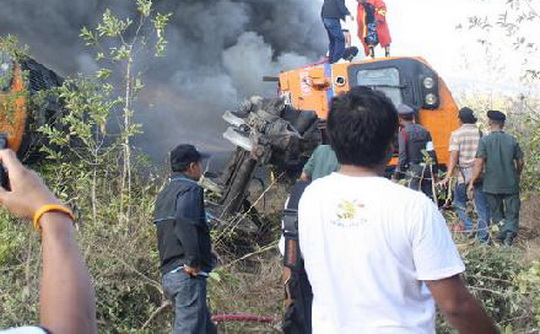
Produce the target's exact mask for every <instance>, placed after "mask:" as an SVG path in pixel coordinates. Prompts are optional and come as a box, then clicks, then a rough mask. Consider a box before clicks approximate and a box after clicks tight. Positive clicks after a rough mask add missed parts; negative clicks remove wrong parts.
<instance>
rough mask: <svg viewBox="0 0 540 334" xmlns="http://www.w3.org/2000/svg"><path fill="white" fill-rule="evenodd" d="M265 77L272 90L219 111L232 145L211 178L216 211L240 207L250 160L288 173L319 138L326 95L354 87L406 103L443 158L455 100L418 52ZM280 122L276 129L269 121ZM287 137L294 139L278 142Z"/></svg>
mask: <svg viewBox="0 0 540 334" xmlns="http://www.w3.org/2000/svg"><path fill="white" fill-rule="evenodd" d="M268 79H269V81H275V82H277V83H278V85H279V97H276V98H270V99H262V98H252V99H250V100H249V101H247V102H246V103H244V104H243V105H242V106H240V107H239V108H238V110H236V111H232V112H231V111H228V112H226V113H225V115H224V117H223V118H224V119H225V120H226V121H227V122H228V123H229V124H230V127H229V129H228V130H227V131H226V132H225V134H224V137H225V138H226V139H227V140H229V141H230V142H232V143H233V144H235V145H236V146H237V150H236V152H235V153H234V155H233V158H232V159H231V161H230V163H229V166H228V168H227V169H225V171H224V173H223V174H222V176H221V178H220V179H219V180H218V182H217V184H215V185H214V184H212V189H218V193H219V194H220V195H221V199H220V202H219V204H220V206H221V207H222V208H223V210H222V211H221V212H222V214H221V217H222V218H224V217H226V216H227V215H230V214H231V213H235V212H238V211H240V210H241V206H242V204H241V203H243V201H245V199H246V196H247V189H248V186H249V182H250V180H251V178H252V175H253V171H254V170H255V168H256V166H257V165H266V166H269V167H270V168H273V169H278V170H286V171H288V172H291V173H288V174H287V175H289V179H290V180H291V181H292V180H294V179H295V177H297V176H298V174H299V168H298V167H299V166H300V167H301V165H302V163H303V162H305V161H306V159H307V157H308V156H309V154H310V153H311V151H312V150H313V148H314V146H316V145H317V144H318V143H319V142H320V139H321V136H319V137H317V136H316V135H315V134H314V131H315V128H319V129H323V128H324V127H325V121H326V117H327V115H328V111H329V103H330V101H331V100H332V98H333V97H334V96H336V95H339V94H342V93H344V92H347V91H349V90H350V89H352V88H353V87H355V86H368V87H371V88H373V89H376V90H379V91H382V92H383V93H385V94H386V95H387V96H388V97H389V98H390V99H391V100H392V102H393V103H394V104H395V105H396V107H397V106H398V105H400V104H407V105H409V106H411V107H413V108H414V109H416V110H417V115H416V120H417V122H419V123H420V124H421V125H423V126H424V127H426V128H427V129H428V130H429V131H430V132H431V135H432V138H433V141H434V147H435V150H436V152H437V156H438V160H439V163H440V164H441V165H442V166H441V167H443V168H444V166H445V165H446V164H447V163H448V159H449V153H448V141H449V138H450V134H451V132H452V131H453V130H455V129H457V128H458V126H459V124H458V118H457V115H458V107H457V104H456V102H455V101H454V99H453V97H452V94H451V92H450V90H449V89H448V87H447V86H446V84H445V83H444V81H443V79H442V78H441V77H440V76H439V75H438V74H437V72H436V71H435V70H434V69H433V68H431V66H430V65H429V64H428V63H427V62H426V61H425V60H424V59H422V58H420V57H389V58H381V59H370V60H362V61H353V62H350V63H348V62H347V63H339V64H328V63H318V64H312V65H306V66H304V67H301V68H298V69H294V70H291V71H287V72H283V73H281V74H280V75H279V77H276V78H268ZM290 115H293V117H290ZM288 118H289V119H288ZM284 121H285V122H286V123H287V126H281V128H280V127H276V126H275V124H274V123H275V122H284ZM261 124H262V125H261ZM314 124H316V126H314ZM269 129H273V131H271V135H270V132H269V131H268V130H269ZM277 129H283V131H277ZM285 130H286V131H285ZM288 142H293V143H295V144H294V145H293V144H291V145H282V143H288ZM397 153H398V152H397V145H396V152H395V156H394V158H393V159H392V161H391V162H390V165H389V166H388V167H389V171H391V170H392V169H393V168H394V167H395V166H396V164H397ZM239 180H241V181H239Z"/></svg>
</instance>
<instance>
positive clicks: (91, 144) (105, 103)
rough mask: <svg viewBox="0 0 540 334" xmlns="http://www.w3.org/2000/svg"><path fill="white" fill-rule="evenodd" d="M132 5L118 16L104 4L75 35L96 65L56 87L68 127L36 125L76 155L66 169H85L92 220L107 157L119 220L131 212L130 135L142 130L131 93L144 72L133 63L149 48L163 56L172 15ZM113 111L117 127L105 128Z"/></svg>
mask: <svg viewBox="0 0 540 334" xmlns="http://www.w3.org/2000/svg"><path fill="white" fill-rule="evenodd" d="M136 7H137V18H136V19H132V18H120V17H119V16H117V15H115V14H114V13H112V12H111V11H110V10H109V9H107V10H106V11H105V13H104V14H103V17H102V20H101V21H100V22H99V23H98V24H97V26H96V27H95V28H88V27H83V28H82V29H81V33H80V36H81V38H82V39H83V40H84V42H85V45H86V46H88V47H90V48H92V49H93V50H95V60H96V62H97V63H98V64H99V65H100V68H99V69H98V70H97V71H96V72H95V75H94V77H87V76H82V75H79V76H78V77H76V78H72V79H68V80H67V81H66V83H65V84H64V85H63V86H62V87H61V88H60V89H59V91H58V94H59V97H60V98H61V100H62V101H63V102H64V103H65V106H66V110H67V114H66V115H65V117H63V118H62V119H61V120H60V122H61V123H62V125H64V126H65V127H67V128H68V130H69V131H68V133H67V135H66V134H65V133H64V131H62V130H61V129H58V128H54V127H53V126H51V125H49V126H45V127H43V128H42V130H41V131H42V132H43V133H44V134H46V135H47V137H48V138H50V141H51V143H52V144H54V145H55V146H56V147H65V148H67V150H69V151H70V153H71V154H72V155H75V156H76V157H77V158H78V159H77V161H79V165H78V166H74V165H73V164H72V162H70V163H69V164H66V165H65V167H66V168H71V167H73V168H77V172H81V173H83V171H84V172H87V171H88V168H89V170H90V172H89V174H90V176H91V179H92V182H91V187H90V188H91V189H92V203H93V210H92V211H93V217H94V219H95V217H96V207H97V203H96V201H97V199H96V187H97V186H98V185H97V180H98V179H99V178H100V176H99V175H98V174H99V173H104V172H105V171H109V172H110V166H111V164H112V165H114V164H115V163H114V161H111V158H113V157H118V156H121V159H119V161H120V162H121V166H122V169H121V170H122V172H121V175H120V176H119V179H120V180H121V184H120V208H119V210H120V212H121V220H122V221H124V222H125V221H127V220H128V219H129V217H130V214H131V199H132V196H131V195H132V180H133V176H132V169H133V154H132V145H131V138H132V137H133V136H135V135H137V134H140V133H141V132H142V126H141V124H138V123H135V122H133V121H132V117H133V114H134V111H135V108H136V103H135V101H136V97H137V95H138V93H139V92H140V91H141V90H142V89H143V88H144V84H143V73H142V71H140V70H138V69H137V68H138V67H137V66H136V65H137V62H138V61H140V59H141V58H142V57H143V56H146V55H147V54H148V53H152V54H153V55H154V56H155V57H161V56H163V55H164V54H165V51H166V46H167V41H166V39H165V33H164V32H165V28H166V25H167V23H168V21H169V19H170V17H171V14H162V13H159V12H156V11H155V9H154V6H153V3H152V0H137V1H136ZM139 68H140V66H139ZM119 82H120V83H121V85H119V84H118V83H119ZM115 112H117V113H118V114H119V115H120V117H119V118H118V119H119V121H118V123H119V124H118V125H117V127H118V128H119V131H118V132H117V133H110V131H109V129H110V125H111V124H110V123H111V120H112V119H114V117H112V116H113V115H114V113H115ZM74 138H76V139H75V140H74ZM118 150H120V154H118ZM45 151H46V152H47V154H48V156H49V158H53V159H56V160H58V159H60V158H61V155H63V154H65V151H64V152H59V151H58V150H56V149H55V147H48V148H45ZM105 166H108V168H106V167H105ZM85 167H88V168H85Z"/></svg>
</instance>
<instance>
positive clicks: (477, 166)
mask: <svg viewBox="0 0 540 334" xmlns="http://www.w3.org/2000/svg"><path fill="white" fill-rule="evenodd" d="M482 169H484V160H483V159H479V158H477V159H476V160H475V162H474V169H473V174H472V177H471V183H475V182H476V180H478V179H479V178H480V174H482Z"/></svg>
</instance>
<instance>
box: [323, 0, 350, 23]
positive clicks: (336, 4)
mask: <svg viewBox="0 0 540 334" xmlns="http://www.w3.org/2000/svg"><path fill="white" fill-rule="evenodd" d="M347 15H351V13H350V12H349V10H348V9H347V6H345V0H324V4H323V6H322V10H321V17H322V18H323V19H341V20H343V19H345V16H347Z"/></svg>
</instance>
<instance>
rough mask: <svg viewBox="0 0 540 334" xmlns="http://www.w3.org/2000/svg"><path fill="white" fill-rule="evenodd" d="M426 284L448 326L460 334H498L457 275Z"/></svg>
mask: <svg viewBox="0 0 540 334" xmlns="http://www.w3.org/2000/svg"><path fill="white" fill-rule="evenodd" d="M426 284H427V286H428V288H429V290H430V291H431V294H432V295H433V298H434V299H435V302H436V303H437V305H438V306H439V309H440V310H441V312H442V313H443V315H444V317H445V318H446V320H447V321H448V322H449V323H450V325H451V326H452V327H453V328H455V329H456V330H457V331H458V333H460V334H495V333H499V331H498V329H497V327H496V326H495V324H494V323H493V321H492V320H491V319H490V318H489V316H488V315H487V313H486V312H485V311H484V309H483V308H482V306H481V305H480V303H479V302H478V301H477V300H476V299H475V298H474V297H473V296H472V295H471V294H470V293H469V291H468V289H467V288H466V287H465V285H464V284H463V281H462V280H461V278H460V277H459V275H456V276H452V277H450V278H446V279H441V280H437V281H426Z"/></svg>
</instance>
